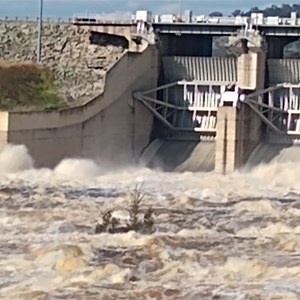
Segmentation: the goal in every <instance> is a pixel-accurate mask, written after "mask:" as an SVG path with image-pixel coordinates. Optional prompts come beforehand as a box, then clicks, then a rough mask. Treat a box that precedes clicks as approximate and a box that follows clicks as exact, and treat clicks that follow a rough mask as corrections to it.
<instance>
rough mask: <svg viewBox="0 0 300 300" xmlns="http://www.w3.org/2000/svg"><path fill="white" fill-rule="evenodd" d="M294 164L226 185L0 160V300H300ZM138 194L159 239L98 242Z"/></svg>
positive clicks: (190, 177) (13, 153) (14, 154)
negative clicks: (104, 214)
mask: <svg viewBox="0 0 300 300" xmlns="http://www.w3.org/2000/svg"><path fill="white" fill-rule="evenodd" d="M299 175H300V164H295V163H289V162H285V163H278V162H277V163H275V162H274V163H271V164H268V165H260V166H258V167H256V168H255V169H253V170H251V171H243V172H236V173H234V174H232V175H228V176H222V175H216V174H213V173H188V172H186V173H181V174H178V173H167V172H162V171H160V170H149V169H146V168H142V167H141V168H137V167H135V168H133V167H132V168H126V169H122V170H118V171H114V172H110V171H109V170H105V169H103V168H101V164H100V165H97V164H95V163H94V162H92V161H89V160H83V159H81V160H80V159H66V160H63V161H62V162H61V163H60V164H59V165H58V166H57V167H56V168H54V169H53V170H50V169H35V168H34V161H33V160H32V158H31V157H30V156H29V154H28V152H27V149H26V148H25V147H24V146H7V147H5V148H2V149H1V150H0V179H1V181H0V183H1V186H0V188H1V189H0V239H1V242H0V298H1V299H6V300H9V299H12V300H16V299H22V300H25V299H39V300H41V299H44V300H46V299H51V300H52V299H80V300H81V299H88V300H93V299H95V300H96V299H97V300H98V299H108V300H110V299H111V300H112V299H118V300H119V299H128V300H135V299H139V300H144V299H172V300H176V299H185V300H192V299H194V300H200V299H201V300H204V299H222V300H223V299H225V300H226V299H238V300H242V299H249V300H250V299H263V300H266V299H274V300H275V299H291V300H292V299H299V296H300V222H299V220H300V180H299ZM138 183H143V189H144V191H145V193H146V198H145V200H144V202H143V208H146V207H148V206H149V205H152V206H153V208H154V217H155V225H154V229H155V233H154V234H152V235H142V234H138V233H135V232H128V233H122V234H115V235H111V234H107V233H103V234H98V235H96V234H94V229H95V225H96V223H97V221H98V220H99V219H100V211H101V210H104V209H106V208H111V207H114V208H115V209H116V210H115V211H114V215H115V216H116V217H118V218H120V219H123V220H124V219H127V218H128V217H129V215H128V211H127V209H126V208H127V207H128V199H129V193H130V191H132V189H133V188H134V187H135V185H136V184H138Z"/></svg>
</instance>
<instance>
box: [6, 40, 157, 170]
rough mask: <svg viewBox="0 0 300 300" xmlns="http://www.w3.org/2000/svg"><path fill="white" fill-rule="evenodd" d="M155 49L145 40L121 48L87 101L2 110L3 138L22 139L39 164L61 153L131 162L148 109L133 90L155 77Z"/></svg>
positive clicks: (148, 121) (146, 131) (148, 122)
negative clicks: (142, 45) (141, 46)
mask: <svg viewBox="0 0 300 300" xmlns="http://www.w3.org/2000/svg"><path fill="white" fill-rule="evenodd" d="M157 61H158V55H157V50H156V49H155V47H152V46H149V47H148V48H147V49H146V50H145V51H144V52H142V53H139V54H138V53H127V54H125V55H124V56H123V57H122V58H121V59H120V60H119V61H118V62H117V63H116V64H115V65H114V67H113V68H112V69H111V70H110V71H109V72H108V73H107V76H106V81H105V90H104V92H103V93H102V94H101V95H100V96H98V97H96V98H94V99H93V100H91V101H90V102H88V103H87V104H85V105H81V106H77V107H73V108H69V109H63V110H59V111H51V112H30V113H28V112H26V113H20V112H11V113H8V112H3V113H2V115H1V118H0V120H1V122H0V126H1V128H0V130H1V135H0V139H1V142H2V143H15V144H25V145H26V146H27V147H28V149H29V152H30V154H31V155H32V156H33V158H34V159H35V161H36V165H37V166H48V167H51V166H53V165H55V164H57V163H58V162H59V161H60V160H61V159H62V158H65V157H74V156H75V157H88V158H92V159H96V160H97V159H98V160H100V161H101V162H102V163H104V162H105V163H106V164H108V163H110V162H113V163H115V164H120V163H123V164H124V163H125V164H126V163H130V162H132V160H134V159H135V158H136V157H137V156H138V155H139V154H140V152H141V151H142V149H143V148H144V147H145V146H146V144H147V143H148V139H149V136H150V131H151V128H152V119H153V116H152V114H151V113H150V112H149V111H148V110H147V109H146V108H144V107H143V106H142V104H139V103H135V102H133V99H132V92H133V91H134V90H147V89H150V88H153V87H155V86H156V83H157V73H158V72H157Z"/></svg>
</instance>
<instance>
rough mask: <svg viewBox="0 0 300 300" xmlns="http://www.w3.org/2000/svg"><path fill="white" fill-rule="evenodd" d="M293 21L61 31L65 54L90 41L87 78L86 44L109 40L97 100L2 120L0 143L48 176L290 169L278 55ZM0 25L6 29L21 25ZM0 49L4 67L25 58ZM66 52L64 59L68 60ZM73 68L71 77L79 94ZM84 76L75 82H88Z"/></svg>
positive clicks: (292, 101) (298, 126)
mask: <svg viewBox="0 0 300 300" xmlns="http://www.w3.org/2000/svg"><path fill="white" fill-rule="evenodd" d="M250 21H251V20H250ZM292 21H293V20H292ZM292 21H291V23H290V24H288V25H284V24H280V25H274V26H270V25H268V26H267V25H266V26H265V25H263V24H262V25H257V26H253V24H252V25H251V22H250V23H249V24H248V25H246V26H245V25H244V24H235V25H232V24H227V23H224V24H222V23H218V24H197V23H196V24H190V23H188V24H186V23H170V24H169V23H168V24H166V23H159V22H158V23H153V24H152V28H151V31H150V32H147V33H146V34H144V33H143V34H141V33H139V32H138V30H137V24H136V23H134V22H123V21H122V22H121V21H120V22H118V21H117V20H115V21H114V22H108V21H102V20H96V19H84V18H81V19H80V18H77V19H74V20H71V21H70V23H68V24H67V25H66V24H60V25H58V27H59V26H61V27H63V26H67V27H64V28H68V29H67V30H68V32H70V33H72V32H74V34H73V36H78V39H77V40H76V43H75V42H74V44H71V45H73V46H72V47H73V48H74V47H75V44H76V45H77V46H76V47H82V49H87V47H90V46H89V45H91V44H93V43H94V45H93V49H92V50H91V51H90V54H89V57H87V58H84V63H85V64H86V66H87V67H86V69H87V70H99V69H103V67H101V61H103V58H102V57H101V56H99V55H98V56H97V55H94V54H93V53H96V52H95V51H96V50H95V49H97V47H99V46H100V45H97V43H96V44H95V42H94V41H97V40H101V38H102V37H103V36H106V37H107V36H112V37H119V38H121V39H122V41H121V42H119V44H118V45H119V46H118V47H119V48H117V49H121V48H122V49H123V50H118V52H117V55H116V57H115V58H114V59H115V61H112V62H111V64H110V66H109V68H107V69H106V71H107V72H106V75H105V76H104V75H102V77H103V76H104V77H103V78H104V83H105V85H104V88H103V90H101V88H100V86H99V85H97V84H95V85H92V86H90V87H89V88H88V89H87V90H89V91H90V90H91V89H92V90H93V91H94V94H91V95H90V98H89V99H85V100H84V101H82V102H79V103H75V104H74V105H73V106H70V107H69V108H65V109H60V110H50V111H32V112H19V111H17V112H15V111H6V112H5V111H3V112H1V118H0V120H1V123H0V124H1V139H0V140H1V143H2V144H6V143H11V144H24V145H26V147H27V148H28V150H29V152H30V154H31V155H32V157H33V158H34V160H35V162H36V164H37V166H46V167H49V166H54V165H56V164H57V163H58V162H59V161H60V160H61V159H63V158H67V157H84V158H91V159H94V160H95V161H99V162H101V164H107V165H110V164H111V163H113V164H116V165H119V166H120V165H128V164H135V163H140V164H143V165H146V166H148V167H151V168H161V169H163V170H165V171H177V172H184V171H213V170H214V171H216V172H218V173H231V172H233V171H234V170H236V169H238V168H241V167H243V166H245V165H246V166H247V165H249V166H251V165H256V164H259V163H262V162H268V161H272V160H278V159H282V160H286V159H288V158H289V157H292V158H293V159H294V160H295V159H298V157H299V155H298V151H299V150H298V149H299V148H298V146H297V143H298V141H299V140H300V103H299V95H300V85H299V83H300V69H299V66H300V64H299V62H300V61H299V60H298V59H297V58H286V57H285V56H284V51H285V50H284V49H285V47H286V45H288V44H290V43H293V42H295V41H297V40H298V38H299V37H300V26H298V25H296V24H294V25H293V24H292ZM1 22H2V24H4V25H3V26H5V28H6V30H9V28H13V29H12V30H14V31H18V30H19V31H22V30H27V31H28V27H26V26H30V25H26V24H24V22H22V21H20V20H18V21H12V20H2V21H1ZM10 26H12V27H10ZM51 26H53V25H51V24H47V23H45V24H44V28H48V29H49V28H52V27H51ZM58 27H57V28H56V29H55V30H56V31H57V30H59V29H58ZM7 28H8V29H7ZM30 30H32V28H31V29H30ZM44 30H46V29H44ZM33 31H34V30H33ZM51 35H52V34H49V33H48V34H45V36H44V39H45V41H44V42H45V43H44V51H45V53H49V47H50V46H49V45H50V44H51V45H52V43H53V42H54V43H55V39H54V41H52V42H51V43H50V42H49V43H47V42H46V41H47V39H49V38H50V36H51ZM58 36H59V39H60V40H61V42H62V44H63V45H62V47H61V48H60V49H56V50H53V51H57V52H56V53H58V52H60V53H62V54H63V53H64V52H65V51H66V50H65V46H64V44H67V43H68V41H69V40H70V37H68V38H67V39H66V40H65V41H64V40H63V39H62V38H61V36H60V35H58ZM70 36H72V34H71V35H70ZM220 37H221V38H224V37H225V38H227V47H226V49H225V48H224V51H223V52H224V55H223V56H220V55H214V40H215V39H216V38H220ZM15 42H16V40H15ZM105 43H107V41H106V42H105ZM7 44H9V45H11V44H13V43H6V46H5V43H4V42H3V45H4V46H3V47H4V48H5V47H8V48H7V49H6V48H5V49H4V50H5V51H3V53H4V54H5V55H3V56H2V57H1V58H2V59H5V60H9V59H15V58H16V57H17V58H18V59H21V60H22V59H24V60H25V59H27V60H28V59H34V55H33V56H32V57H30V56H28V55H27V57H24V53H23V55H22V53H21V54H19V53H18V54H17V55H16V56H15V57H14V58H12V57H10V53H11V49H10V48H9V46H7ZM108 44H109V43H108ZM108 44H105V45H108ZM10 47H12V46H10ZM47 47H48V48H47ZM72 47H70V49H69V50H68V51H70V52H68V53H74V50H73V48H72ZM120 47H121V48H120ZM47 51H48V52H47ZM72 51H73V52H72ZM226 51H229V52H228V53H227V54H226V53H225V52H226ZM219 52H220V51H219ZM221 52H222V51H221ZM7 53H9V54H7ZM54 53H55V52H54ZM82 53H86V51H83V52H82ZM70 55H71V54H70ZM111 55H112V54H110V55H108V57H112V56H111ZM50 56H51V55H50ZM50 56H49V57H50ZM49 57H47V59H45V60H44V63H45V64H47V63H48V62H49V61H51V59H52V58H51V57H50V58H49ZM54 57H55V54H54ZM82 57H83V54H81V52H80V53H79V54H76V58H77V59H81V58H82ZM63 59H65V57H64V58H62V59H61V60H60V62H59V63H58V65H59V64H60V63H62V62H63ZM99 63H100V66H99ZM82 64H83V63H82ZM66 66H67V65H66ZM74 67H75V66H74ZM82 70H83V68H81V69H78V70H77V71H76V72H77V73H76V76H77V79H76V82H77V83H76V84H77V85H78V83H79V82H80V76H81V75H80V74H81V73H80V72H82ZM87 74H90V73H87ZM93 74H94V73H93ZM95 74H96V73H95ZM85 76H86V77H82V82H88V81H89V80H90V78H91V75H85ZM99 78H100V77H97V76H95V78H94V81H95V82H96V83H97V82H98V83H99ZM68 89H70V87H69V88H68ZM75 97H76V95H75ZM299 153H300V152H299Z"/></svg>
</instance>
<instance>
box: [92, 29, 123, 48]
mask: <svg viewBox="0 0 300 300" xmlns="http://www.w3.org/2000/svg"><path fill="white" fill-rule="evenodd" d="M90 43H91V44H92V45H99V46H109V45H111V46H115V47H122V48H123V49H128V48H129V41H128V40H127V39H126V38H125V37H124V36H120V35H114V34H108V33H100V32H97V31H91V34H90Z"/></svg>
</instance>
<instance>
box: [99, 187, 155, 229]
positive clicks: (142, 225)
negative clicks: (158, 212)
mask: <svg viewBox="0 0 300 300" xmlns="http://www.w3.org/2000/svg"><path fill="white" fill-rule="evenodd" d="M144 197H145V194H144V192H143V189H142V185H140V186H136V187H135V188H134V190H133V192H132V193H131V196H130V203H129V222H128V223H127V224H126V225H122V224H121V222H120V220H118V219H116V218H113V217H112V213H113V211H114V210H113V209H108V210H106V211H103V212H101V215H102V222H101V223H100V224H99V223H98V224H97V225H96V229H95V233H102V232H109V233H121V232H128V231H131V230H133V231H136V232H141V233H152V231H153V225H154V219H153V213H154V210H153V209H152V207H149V208H147V209H146V211H145V213H144V214H143V218H142V220H141V218H140V215H141V203H142V201H143V199H144Z"/></svg>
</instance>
